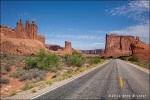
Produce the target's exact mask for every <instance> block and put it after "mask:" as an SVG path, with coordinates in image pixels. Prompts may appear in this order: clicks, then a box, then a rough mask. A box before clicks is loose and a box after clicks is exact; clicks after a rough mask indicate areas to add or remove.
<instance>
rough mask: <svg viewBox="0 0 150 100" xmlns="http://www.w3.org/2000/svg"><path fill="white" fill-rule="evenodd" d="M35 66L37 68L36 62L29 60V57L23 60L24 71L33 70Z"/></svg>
mask: <svg viewBox="0 0 150 100" xmlns="http://www.w3.org/2000/svg"><path fill="white" fill-rule="evenodd" d="M36 66H37V62H36V60H35V59H31V58H29V57H27V58H26V59H25V69H31V68H35V67H36Z"/></svg>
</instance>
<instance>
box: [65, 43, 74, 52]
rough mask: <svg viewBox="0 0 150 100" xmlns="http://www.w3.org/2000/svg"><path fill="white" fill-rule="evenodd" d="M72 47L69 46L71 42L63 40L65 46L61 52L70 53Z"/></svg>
mask: <svg viewBox="0 0 150 100" xmlns="http://www.w3.org/2000/svg"><path fill="white" fill-rule="evenodd" d="M72 52H73V49H72V47H71V42H68V41H65V48H64V49H63V53H65V54H72Z"/></svg>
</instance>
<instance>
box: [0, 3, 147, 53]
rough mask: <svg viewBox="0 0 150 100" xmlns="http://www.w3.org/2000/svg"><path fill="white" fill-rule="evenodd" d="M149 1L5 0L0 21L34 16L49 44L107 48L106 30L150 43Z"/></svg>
mask: <svg viewBox="0 0 150 100" xmlns="http://www.w3.org/2000/svg"><path fill="white" fill-rule="evenodd" d="M148 4H149V2H148V1H20V2H19V1H12V2H11V1H2V2H1V25H4V26H9V27H11V28H15V26H16V22H18V21H19V20H20V19H22V20H23V22H24V23H25V21H26V20H29V21H30V22H31V21H32V20H35V21H36V23H37V25H38V33H39V34H42V35H44V36H45V37H46V43H47V44H57V45H60V46H64V41H70V42H71V43H72V47H73V48H75V49H82V50H88V49H104V48H105V35H106V33H109V34H111V33H117V34H119V35H133V36H139V37H140V38H141V40H143V41H144V42H146V43H149V5H148Z"/></svg>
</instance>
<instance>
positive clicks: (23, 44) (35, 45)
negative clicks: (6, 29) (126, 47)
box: [0, 38, 46, 55]
mask: <svg viewBox="0 0 150 100" xmlns="http://www.w3.org/2000/svg"><path fill="white" fill-rule="evenodd" d="M0 47H1V53H10V54H18V55H24V54H25V55H30V54H36V53H37V52H39V50H40V49H46V48H45V46H44V45H43V43H41V42H40V41H38V40H33V39H15V38H1V41H0Z"/></svg>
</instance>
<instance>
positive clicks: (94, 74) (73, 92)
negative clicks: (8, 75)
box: [35, 59, 150, 100]
mask: <svg viewBox="0 0 150 100" xmlns="http://www.w3.org/2000/svg"><path fill="white" fill-rule="evenodd" d="M149 75H150V74H149V73H146V72H144V71H142V70H139V69H137V68H135V67H133V66H132V65H130V64H128V63H126V62H124V61H121V60H119V59H113V60H111V61H109V62H108V63H106V64H104V65H102V66H100V67H98V68H97V69H95V70H93V71H91V72H89V73H87V74H85V75H83V76H81V77H79V78H77V79H75V80H73V81H71V82H69V83H67V84H65V85H63V86H61V87H58V88H56V89H54V90H52V91H50V92H48V93H46V94H43V95H41V96H39V97H37V98H35V99H142V100H143V99H149V98H150V97H149V96H150V95H149V94H150V85H149Z"/></svg>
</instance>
